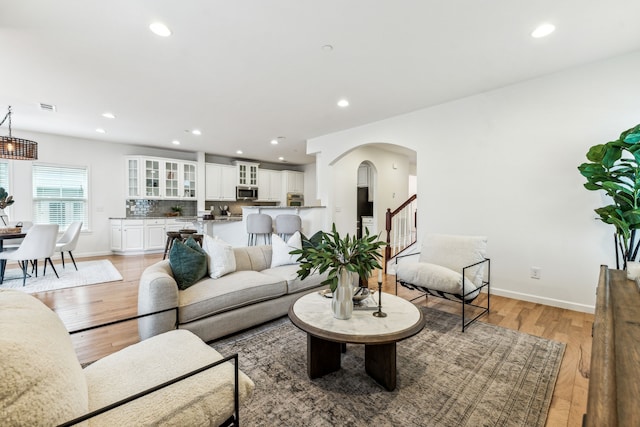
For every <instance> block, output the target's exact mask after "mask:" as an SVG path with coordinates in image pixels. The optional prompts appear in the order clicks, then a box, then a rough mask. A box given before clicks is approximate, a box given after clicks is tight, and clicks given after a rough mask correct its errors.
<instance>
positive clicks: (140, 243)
mask: <svg viewBox="0 0 640 427" xmlns="http://www.w3.org/2000/svg"><path fill="white" fill-rule="evenodd" d="M111 250H113V251H114V252H141V251H143V250H144V220H142V219H113V220H111Z"/></svg>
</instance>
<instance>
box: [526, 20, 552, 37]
mask: <svg viewBox="0 0 640 427" xmlns="http://www.w3.org/2000/svg"><path fill="white" fill-rule="evenodd" d="M555 29H556V27H555V26H554V25H552V24H546V23H545V24H542V25H539V26H538V27H537V28H536V29H535V30H533V32H532V33H531V37H534V38H536V39H539V38H541V37H546V36H548V35H549V34H551V33H553V32H554V31H555Z"/></svg>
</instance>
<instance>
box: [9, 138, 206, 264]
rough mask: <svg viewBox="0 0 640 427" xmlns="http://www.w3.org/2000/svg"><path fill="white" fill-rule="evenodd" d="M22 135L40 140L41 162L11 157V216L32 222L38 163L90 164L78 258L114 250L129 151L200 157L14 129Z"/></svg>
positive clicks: (171, 156)
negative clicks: (112, 224)
mask: <svg viewBox="0 0 640 427" xmlns="http://www.w3.org/2000/svg"><path fill="white" fill-rule="evenodd" d="M14 133H16V136H18V137H20V138H26V139H31V140H34V141H37V142H38V158H39V160H38V161H36V162H30V161H24V160H11V161H10V164H9V194H11V195H13V197H14V199H16V202H15V203H14V204H13V205H12V206H11V207H9V208H7V209H6V211H7V213H8V214H9V216H10V219H11V220H18V221H19V220H31V218H33V215H32V187H31V166H32V164H33V163H43V164H53V165H66V166H87V167H88V168H89V197H90V205H89V223H90V224H89V226H90V230H89V231H88V232H83V233H82V234H81V236H80V240H79V241H78V247H77V249H76V250H75V251H74V256H75V257H82V256H92V255H104V254H110V253H111V250H110V249H109V248H110V229H109V218H110V217H125V216H126V212H125V203H124V202H125V200H126V198H125V161H124V156H126V155H138V154H144V155H148V156H158V157H169V158H176V159H182V160H196V154H195V153H185V152H179V151H173V150H159V149H153V148H149V147H140V146H135V145H125V144H113V143H107V142H100V141H95V140H87V139H79V138H72V137H67V136H59V135H51V134H41V133H35V132H24V131H19V132H14Z"/></svg>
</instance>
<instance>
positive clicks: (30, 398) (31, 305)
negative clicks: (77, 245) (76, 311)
mask: <svg viewBox="0 0 640 427" xmlns="http://www.w3.org/2000/svg"><path fill="white" fill-rule="evenodd" d="M0 325H1V327H0V420H1V421H0V424H2V425H3V426H53V425H58V424H62V423H63V422H65V421H69V420H71V419H73V418H76V417H79V416H81V415H84V414H85V413H87V412H88V396H87V382H86V379H85V376H84V373H83V372H82V368H81V367H80V363H78V358H77V356H76V353H75V351H74V348H73V344H72V342H71V338H70V337H69V333H68V332H67V329H66V328H65V327H64V325H63V324H62V322H61V321H60V318H59V317H58V316H57V315H56V314H55V313H54V312H53V311H51V309H49V308H48V307H47V306H45V305H44V304H43V303H42V302H40V301H39V300H38V299H37V298H35V297H33V296H31V295H29V294H26V293H24V292H22V291H16V290H0Z"/></svg>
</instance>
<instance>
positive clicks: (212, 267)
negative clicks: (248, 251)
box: [202, 235, 236, 279]
mask: <svg viewBox="0 0 640 427" xmlns="http://www.w3.org/2000/svg"><path fill="white" fill-rule="evenodd" d="M202 248H203V249H204V250H205V252H206V253H207V255H208V256H209V277H211V278H212V279H217V278H219V277H222V276H224V275H225V274H229V273H233V272H234V271H236V256H235V255H234V253H233V247H232V246H231V245H230V244H228V243H227V242H225V241H224V240H222V239H220V238H218V237H215V238H214V237H211V236H209V235H205V236H204V242H203V244H202Z"/></svg>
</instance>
